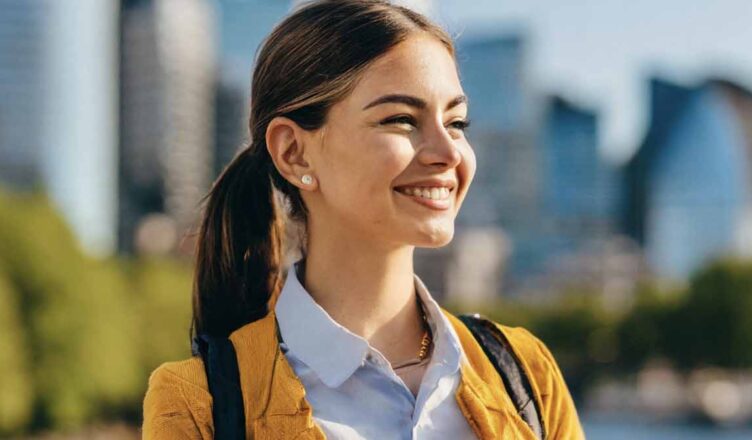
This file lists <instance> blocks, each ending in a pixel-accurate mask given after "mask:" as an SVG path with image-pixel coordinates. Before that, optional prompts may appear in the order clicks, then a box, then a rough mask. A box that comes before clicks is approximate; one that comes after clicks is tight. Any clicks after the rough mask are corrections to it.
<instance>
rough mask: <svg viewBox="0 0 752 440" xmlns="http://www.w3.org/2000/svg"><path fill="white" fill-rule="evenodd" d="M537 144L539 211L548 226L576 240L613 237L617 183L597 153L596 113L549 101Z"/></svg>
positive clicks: (613, 172)
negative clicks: (540, 195) (540, 161)
mask: <svg viewBox="0 0 752 440" xmlns="http://www.w3.org/2000/svg"><path fill="white" fill-rule="evenodd" d="M540 145H541V149H542V150H541V160H542V165H541V170H542V173H541V178H542V182H541V188H542V200H541V202H542V206H541V208H542V211H543V213H544V215H543V216H544V217H545V218H546V219H548V220H550V221H551V222H552V223H553V224H552V225H551V226H552V227H553V228H554V229H556V230H557V232H564V231H563V230H566V231H568V233H567V234H565V235H573V236H579V237H581V238H585V237H592V238H595V236H596V235H601V236H602V235H604V234H609V233H613V232H614V231H615V229H616V227H617V225H616V220H617V209H618V199H617V198H618V196H619V190H618V185H619V182H620V179H619V174H618V170H617V168H616V166H615V165H612V164H610V163H608V162H606V161H605V160H604V158H603V155H602V154H601V153H600V152H599V148H598V115H597V113H596V112H595V111H593V110H589V109H586V108H582V107H579V106H577V105H575V104H572V103H571V102H568V101H567V100H565V99H563V98H561V97H552V98H551V99H550V100H549V103H548V105H547V108H546V110H545V113H544V116H543V124H542V129H541V141H540ZM575 241H580V240H579V239H576V240H575Z"/></svg>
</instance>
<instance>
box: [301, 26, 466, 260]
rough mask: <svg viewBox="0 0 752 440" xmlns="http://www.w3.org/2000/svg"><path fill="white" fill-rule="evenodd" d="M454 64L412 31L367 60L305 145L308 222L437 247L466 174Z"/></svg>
mask: <svg viewBox="0 0 752 440" xmlns="http://www.w3.org/2000/svg"><path fill="white" fill-rule="evenodd" d="M466 118H467V103H466V100H465V98H464V94H463V91H462V86H461V85H460V81H459V78H458V76H457V69H456V65H455V62H454V60H453V58H452V56H451V54H450V53H449V51H448V50H447V49H446V47H444V46H443V45H442V44H441V43H440V42H439V41H438V40H436V39H435V38H433V37H430V36H426V35H422V34H419V35H415V36H412V37H410V38H408V39H407V40H405V41H404V42H402V43H400V44H399V45H397V46H395V47H394V48H392V49H391V50H390V51H389V52H388V53H386V54H385V55H384V56H382V57H381V58H379V59H377V60H375V61H374V62H373V63H372V64H371V65H370V66H369V67H368V68H367V69H366V70H365V72H364V73H363V75H362V76H361V78H360V80H359V81H358V83H357V85H356V86H355V88H354V90H353V91H352V93H351V94H350V95H349V96H348V97H347V98H345V99H344V100H343V101H341V102H338V103H337V104H335V105H334V106H333V107H332V108H331V110H330V113H329V114H328V117H327V122H326V124H325V125H324V126H323V127H322V128H321V130H320V133H319V136H318V138H319V139H320V145H319V148H314V149H313V151H312V152H311V156H310V157H311V161H312V165H313V166H314V168H315V170H316V175H317V177H318V179H319V184H320V186H319V188H320V192H318V194H316V195H315V197H311V196H310V195H308V196H307V197H306V198H307V199H308V200H306V203H307V206H308V207H309V210H310V213H311V215H310V217H309V222H312V224H313V225H314V230H315V226H316V225H326V228H327V229H328V228H336V229H329V230H335V231H342V232H343V233H346V234H347V235H348V236H350V237H355V238H357V239H362V240H370V241H376V242H379V243H381V244H386V245H389V246H404V245H414V246H419V247H437V246H443V245H445V244H447V243H448V242H449V241H450V240H451V239H452V236H453V234H454V220H455V217H456V216H457V213H458V211H459V208H460V205H461V203H462V201H463V199H464V198H465V195H466V194H467V190H468V187H469V185H470V182H471V181H472V178H473V175H474V174H475V155H474V154H473V151H472V149H471V147H470V145H469V144H468V142H467V139H466V138H465V135H464V132H463V128H464V123H465V121H466Z"/></svg>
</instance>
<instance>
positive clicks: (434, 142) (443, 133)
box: [418, 124, 462, 168]
mask: <svg viewBox="0 0 752 440" xmlns="http://www.w3.org/2000/svg"><path fill="white" fill-rule="evenodd" d="M423 139H424V140H423V145H422V146H421V148H420V151H418V157H419V160H420V162H421V163H423V164H424V165H428V166H440V167H443V168H454V167H456V166H457V165H459V163H460V162H461V161H462V155H461V154H460V152H459V150H458V149H457V145H456V141H455V140H454V139H453V138H452V136H451V135H450V134H449V132H447V129H446V128H445V127H444V126H443V125H441V124H438V126H437V127H435V128H432V129H431V130H430V133H424V138H423Z"/></svg>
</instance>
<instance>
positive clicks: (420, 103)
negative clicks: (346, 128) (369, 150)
mask: <svg viewBox="0 0 752 440" xmlns="http://www.w3.org/2000/svg"><path fill="white" fill-rule="evenodd" d="M463 102H465V103H466V102H467V96H465V95H458V96H455V97H454V98H453V99H452V100H451V101H449V104H447V106H446V110H449V109H451V108H453V107H456V106H458V105H460V104H462V103H463ZM387 103H397V104H405V105H409V106H410V107H415V108H417V109H420V110H422V109H424V108H426V106H427V104H426V101H424V100H423V99H421V98H418V97H417V96H411V95H402V94H389V95H384V96H381V97H379V98H376V99H375V100H373V101H371V102H370V103H369V104H367V105H366V106H365V107H363V110H367V109H369V108H371V107H375V106H377V105H381V104H387Z"/></svg>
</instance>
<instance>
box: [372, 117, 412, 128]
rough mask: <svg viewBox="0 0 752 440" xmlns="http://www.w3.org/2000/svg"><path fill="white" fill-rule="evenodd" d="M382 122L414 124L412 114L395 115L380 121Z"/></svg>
mask: <svg viewBox="0 0 752 440" xmlns="http://www.w3.org/2000/svg"><path fill="white" fill-rule="evenodd" d="M381 123H382V124H385V125H386V124H407V125H412V126H415V125H416V124H415V119H413V117H412V116H395V117H393V118H388V119H385V120H383V121H381Z"/></svg>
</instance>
